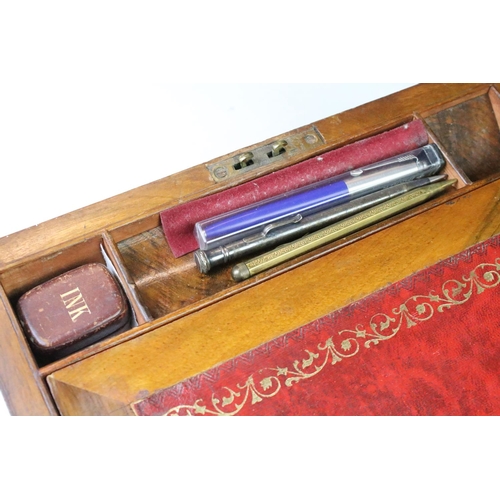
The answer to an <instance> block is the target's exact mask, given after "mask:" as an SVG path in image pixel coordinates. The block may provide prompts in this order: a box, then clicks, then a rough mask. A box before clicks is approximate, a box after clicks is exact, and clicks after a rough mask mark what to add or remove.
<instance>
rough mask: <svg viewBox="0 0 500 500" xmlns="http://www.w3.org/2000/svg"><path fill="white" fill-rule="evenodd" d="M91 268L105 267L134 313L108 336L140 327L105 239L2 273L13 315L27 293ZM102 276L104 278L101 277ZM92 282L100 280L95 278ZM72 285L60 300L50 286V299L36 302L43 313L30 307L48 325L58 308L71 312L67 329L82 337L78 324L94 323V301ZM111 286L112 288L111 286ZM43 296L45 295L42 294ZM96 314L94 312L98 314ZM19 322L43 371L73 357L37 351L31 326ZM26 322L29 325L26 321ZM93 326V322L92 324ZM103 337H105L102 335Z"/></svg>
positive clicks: (81, 244) (89, 242) (47, 351)
mask: <svg viewBox="0 0 500 500" xmlns="http://www.w3.org/2000/svg"><path fill="white" fill-rule="evenodd" d="M88 264H101V265H103V266H105V267H106V268H107V270H108V271H109V272H110V273H111V276H112V278H111V277H110V278H109V280H110V281H113V280H114V281H116V284H117V286H118V289H117V292H118V291H120V290H121V291H122V292H123V294H124V295H125V296H126V297H127V299H126V302H127V305H126V306H125V307H128V308H129V309H130V312H129V314H128V315H127V318H128V321H127V322H126V325H125V326H122V323H123V321H122V322H121V324H120V328H117V329H116V330H115V331H113V332H111V333H110V334H109V335H108V336H112V335H117V334H118V333H121V332H123V331H124V329H129V328H133V327H135V326H136V325H137V320H136V315H135V314H134V307H131V304H130V301H129V300H128V299H129V297H130V293H129V291H128V290H127V285H126V283H124V282H123V280H122V279H121V278H120V276H119V275H118V273H117V270H116V267H115V266H114V265H113V263H112V260H111V259H110V257H109V255H108V253H107V251H106V249H105V243H104V242H103V239H102V238H101V237H94V238H91V239H89V240H86V241H84V242H82V243H79V244H75V245H72V246H70V247H68V248H66V249H64V250H61V251H59V252H55V253H53V254H50V255H48V256H46V257H43V258H41V259H39V260H33V261H30V262H28V263H26V264H25V265H22V266H18V267H14V268H12V269H10V270H8V271H6V272H4V273H2V275H1V284H2V287H3V289H4V291H5V293H6V295H7V297H8V299H9V302H10V305H11V309H12V311H13V316H14V315H16V310H17V304H18V302H19V299H20V298H21V297H22V296H23V295H24V294H25V293H26V292H28V291H31V290H33V289H35V288H36V287H38V286H39V285H44V284H45V285H46V286H47V284H48V283H49V282H51V280H53V279H54V278H58V277H61V276H63V275H68V273H70V272H71V273H70V274H72V273H73V272H74V271H75V270H77V269H84V266H85V265H88ZM89 269H93V268H89ZM98 275H99V276H100V274H99V273H98ZM96 276H97V275H96ZM78 278H81V281H82V283H83V282H84V281H85V278H84V277H83V276H78ZM89 278H90V279H97V278H94V277H89ZM75 279H76V278H75ZM69 282H70V283H72V285H71V286H69V288H68V286H65V285H66V284H63V289H61V290H63V291H64V292H65V295H64V296H63V297H61V298H60V300H59V299H58V298H57V297H55V298H54V297H53V294H52V293H51V290H52V288H53V287H50V286H49V288H48V295H47V297H46V299H45V300H43V299H42V300H41V301H40V300H38V299H36V301H35V302H34V303H36V304H40V308H41V309H40V310H39V311H33V310H32V307H31V306H30V314H37V315H39V316H40V318H41V319H43V320H44V321H45V320H46V316H47V315H50V314H55V312H54V311H52V310H51V308H53V306H54V304H55V305H56V306H57V305H59V306H60V308H59V309H62V310H67V312H68V317H67V318H66V320H67V321H66V323H67V324H68V325H69V326H67V328H70V329H72V328H73V326H74V329H75V335H76V334H77V333H78V332H77V330H78V328H77V327H78V325H79V323H78V322H80V323H81V321H82V320H81V319H80V318H83V320H87V321H86V323H89V321H90V320H89V318H87V316H89V315H92V311H91V310H90V309H91V308H90V307H89V306H88V304H87V302H89V300H90V297H89V296H88V295H87V297H86V301H85V297H83V295H85V294H83V295H82V294H81V293H80V290H78V289H77V288H75V287H76V286H77V285H76V284H75V283H73V280H70V281H69ZM52 283H53V282H52ZM97 285H99V284H97ZM64 286H65V287H64ZM107 286H110V285H109V284H108V285H107ZM91 287H92V285H91V284H89V282H88V280H87V283H86V288H87V289H88V290H91V289H92V288H91ZM38 289H39V288H38ZM38 289H37V290H38ZM58 290H59V288H58ZM61 290H59V291H61ZM97 293H99V290H96V294H97ZM39 295H41V294H40V293H39ZM89 303H90V302H89ZM97 305H98V304H96V307H97ZM44 308H47V310H45V309H44ZM59 309H58V311H59ZM26 311H27V309H26ZM95 312H96V311H94V313H95ZM84 313H88V314H84ZM17 320H18V323H17V326H18V329H19V331H20V336H21V337H22V338H24V341H25V342H26V346H27V347H28V348H29V349H30V350H31V351H32V353H33V357H34V359H35V361H36V363H37V365H38V366H39V367H43V366H45V365H47V364H49V363H51V362H53V361H55V360H57V359H61V358H62V357H65V356H66V355H68V353H71V351H72V350H71V349H69V348H68V349H61V352H50V351H49V350H42V349H36V346H34V345H33V341H32V340H30V339H29V337H30V335H28V334H29V331H28V328H27V326H26V325H25V326H24V327H23V325H22V323H21V321H19V318H17ZM25 321H27V319H26V318H25ZM55 321H56V319H55ZM84 322H85V321H84ZM59 323H60V322H59ZM73 323H74V325H73ZM77 323H78V324H77ZM90 323H92V322H91V321H90ZM91 326H92V325H91ZM62 333H64V332H62ZM100 336H101V337H102V334H101V335H100ZM95 342H96V341H95V340H94V341H93V340H90V341H88V342H82V344H84V345H85V344H92V343H95ZM78 343H80V342H77V343H76V345H78Z"/></svg>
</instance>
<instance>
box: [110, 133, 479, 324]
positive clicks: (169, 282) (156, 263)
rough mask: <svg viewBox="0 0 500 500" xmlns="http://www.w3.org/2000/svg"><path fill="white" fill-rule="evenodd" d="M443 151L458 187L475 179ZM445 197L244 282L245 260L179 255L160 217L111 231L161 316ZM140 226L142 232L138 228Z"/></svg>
mask: <svg viewBox="0 0 500 500" xmlns="http://www.w3.org/2000/svg"><path fill="white" fill-rule="evenodd" d="M428 142H429V143H432V142H434V139H433V137H432V136H429V137H428ZM443 155H444V157H445V161H446V163H445V166H444V167H443V168H442V169H441V170H440V172H441V173H446V174H447V175H448V177H449V178H450V179H456V180H457V184H456V186H455V187H456V188H462V187H464V186H465V185H466V184H468V183H470V181H469V180H468V178H467V177H466V176H464V175H463V174H462V173H461V172H459V171H458V170H457V169H456V168H455V166H454V165H453V163H451V162H450V161H449V160H448V158H449V156H448V154H447V152H446V151H443ZM453 191H455V190H454V189H453V188H452V189H450V191H449V192H448V193H446V194H445V195H443V196H444V197H449V196H450V193H451V194H452V195H453ZM442 199H443V197H439V198H437V199H432V200H430V201H429V202H427V203H425V204H423V205H420V206H418V207H416V208H414V209H411V210H408V211H406V212H403V213H401V214H399V215H397V216H395V217H391V218H390V219H389V220H385V221H382V222H380V223H378V224H375V225H374V226H371V227H369V228H367V229H365V230H364V231H361V232H357V233H354V234H351V235H349V236H346V237H344V238H342V239H340V240H339V241H336V242H334V243H330V244H328V245H325V246H324V247H322V248H319V249H317V250H315V251H312V252H309V253H308V254H307V255H304V256H302V257H299V258H296V259H294V260H293V261H290V262H287V263H284V264H281V265H279V266H277V267H275V268H273V269H271V270H269V271H266V272H264V273H262V274H260V275H258V276H256V277H254V278H251V279H250V280H248V281H246V282H245V283H244V284H239V283H236V282H235V281H234V279H233V278H232V276H231V270H232V268H233V266H234V265H236V264H237V263H238V262H241V261H242V260H245V259H240V260H235V261H232V262H230V263H227V264H225V265H223V266H220V267H216V268H214V269H212V270H210V272H209V273H208V274H202V273H201V272H200V271H199V269H198V267H197V266H196V264H195V259H194V255H193V252H190V253H187V254H185V255H182V256H180V257H175V256H174V254H173V252H172V250H171V248H170V246H169V244H168V242H167V240H166V237H165V234H164V231H163V229H162V226H161V224H160V221H159V218H153V217H151V218H149V219H148V220H147V221H143V222H137V223H136V224H131V225H129V226H128V227H127V228H120V229H117V230H116V231H115V232H112V233H111V236H112V237H113V238H114V239H115V240H117V241H116V246H117V249H118V253H119V258H120V260H122V261H123V264H124V267H125V269H126V270H127V273H128V275H129V276H130V278H131V281H132V282H133V283H134V286H135V287H136V289H137V292H138V295H139V297H140V300H141V302H142V303H143V304H144V306H145V307H146V308H147V309H148V311H149V312H150V313H151V316H152V318H154V319H158V318H162V317H164V316H167V315H170V314H173V313H176V312H180V311H182V310H188V309H191V308H192V307H193V306H197V307H202V306H205V305H207V304H209V303H211V302H213V301H215V300H219V299H221V298H223V297H225V296H227V295H230V294H232V293H235V292H236V291H238V290H239V289H241V287H246V286H251V285H252V284H255V283H256V282H258V281H261V280H263V279H267V278H269V277H271V276H274V275H276V274H277V273H281V272H284V271H285V270H287V269H290V268H291V267H294V266H296V265H298V264H300V263H301V262H306V261H307V260H309V259H312V258H317V257H318V256H320V255H323V254H325V253H328V252H330V251H333V249H335V248H340V247H341V246H345V245H347V244H349V243H350V242H352V241H355V240H356V239H358V238H360V237H363V236H364V235H367V234H370V233H372V232H374V231H378V230H380V229H383V228H385V227H388V226H389V225H392V224H395V223H397V222H398V221H401V220H403V219H405V218H408V217H411V216H413V215H415V214H417V213H419V212H421V211H423V210H426V209H427V208H429V207H430V206H433V205H435V204H436V203H441V202H442ZM136 228H137V229H136ZM144 229H145V230H144ZM136 230H139V231H140V232H138V233H135V231H136ZM250 257H252V256H250ZM246 259H248V257H247V258H246Z"/></svg>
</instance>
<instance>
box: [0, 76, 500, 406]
mask: <svg viewBox="0 0 500 500" xmlns="http://www.w3.org/2000/svg"><path fill="white" fill-rule="evenodd" d="M499 92H500V86H499V85H498V84H450V85H448V84H428V85H427V84H426V85H418V86H416V87H412V88H409V89H407V90H404V91H402V92H399V93H397V94H393V95H391V96H388V97H385V98H383V99H380V100H377V101H374V102H371V103H369V104H366V105H363V106H360V107H358V108H355V109H352V110H349V111H346V112H344V113H341V114H339V115H335V116H332V117H330V118H327V119H325V120H321V121H319V122H317V123H314V124H312V125H310V126H306V127H303V128H301V129H297V130H295V131H292V132H290V133H286V134H283V136H282V137H283V138H284V137H286V138H289V137H290V136H294V137H295V136H297V137H299V139H300V138H302V139H304V138H305V137H307V136H308V135H310V134H311V133H314V134H317V137H318V138H319V140H315V141H310V143H308V141H306V143H307V146H306V147H304V148H303V149H300V148H299V149H298V151H297V152H296V154H294V155H287V154H284V155H281V156H279V157H277V159H276V160H275V161H270V162H269V163H267V164H265V165H262V166H258V167H257V168H249V169H245V168H243V169H239V170H235V171H234V172H233V171H232V170H231V169H229V171H226V172H225V173H223V174H222V175H220V171H219V172H217V171H216V169H217V166H220V165H225V164H226V163H225V162H226V160H229V159H231V161H232V159H233V158H235V157H237V156H238V155H239V154H242V153H246V152H248V151H254V150H257V149H258V148H261V147H264V146H268V145H269V144H272V143H273V142H275V141H278V140H279V139H281V138H282V137H281V136H280V137H275V138H271V139H269V140H268V141H264V142H263V143H261V144H257V145H254V146H253V147H249V148H245V149H243V150H240V151H237V152H234V153H231V154H228V155H226V156H224V157H223V158H219V159H216V160H213V161H210V162H208V163H207V164H206V165H199V166H197V167H194V168H192V169H189V170H186V171H183V172H181V173H178V174H174V175H172V176H170V177H167V178H164V179H161V180H159V181H157V182H155V183H152V184H149V185H146V186H143V187H140V188H137V189H135V190H133V191H130V192H128V193H126V194H124V195H121V196H118V197H115V198H113V199H110V200H107V201H106V202H103V203H100V204H97V205H93V206H90V207H87V208H84V209H82V210H79V211H77V212H75V213H70V214H68V215H65V216H62V217H59V218H57V219H54V220H51V221H48V222H46V223H43V224H41V225H39V226H37V227H33V228H29V229H26V230H24V231H21V232H19V233H16V234H15V235H12V236H10V237H5V238H1V239H0V284H1V288H0V295H1V303H0V348H1V353H2V354H1V359H2V363H1V367H0V370H1V372H0V376H1V384H2V391H3V394H4V397H5V399H6V401H7V404H8V406H9V409H10V411H11V413H12V414H18V415H59V414H62V415H133V414H134V412H133V410H132V406H131V405H132V404H133V403H135V402H137V401H138V400H140V399H142V398H144V397H145V396H147V395H149V394H152V393H154V392H155V391H159V390H161V389H164V388H167V387H171V386H173V385H175V384H176V383H178V382H180V381H182V380H185V379H186V378H188V377H190V376H193V375H196V374H198V373H201V372H203V371H205V370H208V369H210V368H211V367H213V366H215V365H217V364H219V363H221V362H223V361H226V360H229V359H231V358H233V357H235V356H237V355H239V354H241V353H244V352H246V351H248V350H249V349H252V348H254V347H256V346H258V345H260V344H262V343H264V342H266V341H268V340H271V339H274V338H276V337H278V336H280V335H282V334H285V333H287V332H289V331H291V330H293V329H295V328H297V327H298V326H301V325H304V324H307V323H309V322H311V321H313V320H315V319H317V318H320V317H322V316H323V315H325V314H327V313H329V312H331V311H334V310H337V309H339V308H341V307H343V306H345V305H347V304H349V303H351V302H353V301H355V300H358V299H360V298H362V297H365V296H367V295H369V294H371V293H372V292H374V291H376V290H379V289H381V288H382V287H384V286H385V285H387V284H388V283H393V282H395V281H398V280H400V279H403V278H405V277H406V276H409V275H411V274H412V273H414V272H416V271H418V270H420V269H423V268H425V267H428V266H430V265H432V264H434V263H436V262H438V261H439V260H441V259H445V258H447V257H450V256H452V255H454V254H456V253H458V252H460V251H462V250H464V249H465V248H467V247H469V246H471V245H473V244H475V243H478V242H481V241H484V240H486V239H488V238H489V237H491V236H493V235H495V234H498V233H499V232H500V210H499V209H498V200H499V196H500V126H499V123H500V93H499ZM415 119H421V120H423V121H424V123H425V125H426V130H427V133H428V136H429V141H430V142H435V143H437V144H438V145H439V146H440V148H441V150H442V151H443V153H444V156H445V158H446V162H447V165H446V172H447V173H448V175H449V176H451V177H453V178H456V179H457V184H456V189H452V190H450V191H449V192H447V193H446V194H445V195H443V196H440V197H439V198H436V199H434V200H432V201H429V202H427V203H425V204H424V205H422V206H419V207H418V208H415V209H412V210H410V211H409V212H405V213H403V214H400V215H398V216H395V217H392V218H391V219H389V220H387V221H384V222H381V223H379V224H376V225H375V226H373V227H370V228H369V229H366V230H363V231H360V232H358V233H356V234H354V235H351V236H348V237H346V238H343V239H341V240H340V241H338V242H336V243H332V244H329V245H327V246H324V247H322V248H321V249H318V250H315V251H312V252H310V253H308V254H307V255H305V256H302V257H299V258H296V259H294V260H292V261H290V262H287V263H285V264H282V265H280V266H278V267H276V268H274V269H272V270H270V271H266V272H264V273H262V274H259V275H257V276H255V277H253V278H251V279H249V280H248V281H245V282H242V283H235V282H234V281H233V280H232V279H231V277H230V269H231V266H229V265H228V266H226V267H223V268H221V269H220V270H218V271H216V272H214V273H213V274H210V275H209V276H204V275H201V274H200V273H199V272H198V270H197V269H196V267H195V264H194V261H193V256H192V254H188V255H185V256H182V257H179V258H174V257H173V255H172V253H171V251H170V248H169V247H168V244H167V242H166V240H165V238H164V235H163V232H162V229H161V225H160V217H159V214H160V212H161V211H162V210H165V209H167V208H169V207H171V206H175V205H178V204H179V203H184V202H187V201H189V200H194V199H197V198H201V197H204V196H207V195H209V194H212V193H215V192H219V191H222V190H224V189H228V188H230V187H232V186H236V185H239V184H242V183H244V182H248V181H250V180H252V179H255V178H258V177H261V176H263V175H265V174H268V173H271V172H273V171H277V170H280V169H286V168H287V167H290V166H291V165H294V164H297V163H298V162H300V161H302V160H305V159H307V158H312V157H314V156H317V155H321V154H323V153H325V152H327V151H330V150H333V149H336V148H339V147H341V146H344V145H347V144H351V143H354V142H355V141H358V140H361V139H364V138H367V137H371V136H374V135H376V134H379V133H381V132H384V131H388V130H391V129H394V128H395V127H398V126H401V125H404V124H405V123H409V122H411V121H413V120H415ZM302 139H300V140H302ZM304 140H305V139H304ZM159 200H161V202H159ZM429 242H432V244H429ZM94 262H97V263H102V264H107V265H108V266H109V267H111V268H113V269H114V270H115V272H116V275H117V277H118V280H119V282H120V284H121V286H122V288H123V290H124V292H125V295H126V297H127V299H128V301H129V304H130V306H131V309H132V311H133V313H134V317H135V321H136V324H134V325H132V327H131V328H130V329H128V330H127V331H125V332H122V333H119V334H116V335H114V336H111V337H108V338H105V339H103V340H101V341H99V342H97V343H95V344H93V345H91V346H89V347H86V348H84V349H82V350H80V351H78V352H76V353H74V354H70V355H67V356H65V357H63V358H62V359H58V360H56V361H45V360H43V359H41V358H40V357H39V356H38V355H37V354H36V353H34V352H33V350H32V349H31V348H30V345H29V343H28V342H27V340H26V338H25V335H24V333H23V330H22V327H21V325H20V323H19V320H18V318H17V315H16V312H15V304H16V302H17V300H18V299H19V297H20V296H21V295H22V294H23V293H24V292H26V291H27V290H29V289H31V288H33V287H35V286H36V285H38V284H40V283H42V282H45V281H47V280H49V279H51V278H53V277H55V276H58V275H60V274H62V273H64V272H66V271H69V270H71V269H74V268H76V267H78V266H81V265H83V264H87V263H94ZM304 297H307V300H304Z"/></svg>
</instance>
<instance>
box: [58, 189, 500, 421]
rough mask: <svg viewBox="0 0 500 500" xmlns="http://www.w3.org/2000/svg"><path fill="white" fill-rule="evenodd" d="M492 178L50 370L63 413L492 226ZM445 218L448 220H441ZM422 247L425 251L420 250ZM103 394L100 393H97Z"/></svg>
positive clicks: (157, 384) (348, 297)
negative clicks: (198, 308) (173, 319)
mask: <svg viewBox="0 0 500 500" xmlns="http://www.w3.org/2000/svg"><path fill="white" fill-rule="evenodd" d="M499 199H500V181H496V182H494V183H490V184H486V185H484V186H483V187H481V188H479V189H477V190H473V191H471V192H469V193H468V194H465V195H464V196H461V197H459V198H457V199H455V200H454V201H452V202H449V203H446V204H442V205H439V206H437V207H435V208H433V209H432V210H428V211H426V212H424V213H422V214H420V215H418V216H415V217H413V218H410V219H408V220H405V221H403V222H401V223H399V224H397V225H394V226H392V227H390V228H387V229H385V230H383V231H380V232H378V233H375V234H372V235H370V236H369V237H366V238H363V239H360V240H358V241H356V242H355V243H353V244H351V245H350V246H346V247H344V248H341V249H339V250H337V251H335V252H332V253H330V254H328V255H325V256H323V257H322V258H320V259H316V260H314V261H312V262H309V263H307V264H304V265H302V266H300V267H297V268H295V269H293V270H291V271H288V272H286V273H284V274H281V275H279V276H277V277H275V278H273V279H270V280H267V281H264V282H262V283H260V284H259V285H258V286H255V287H253V288H249V289H247V290H245V291H244V292H242V293H239V294H237V295H235V296H232V297H230V298H227V299H226V300H224V301H221V302H219V303H217V304H214V305H212V306H210V307H207V308H205V309H203V310H201V311H198V312H196V313H193V314H191V315H188V316H186V317H184V318H181V319H179V320H177V321H176V322H173V323H171V324H169V325H165V326H163V327H160V328H158V329H157V330H155V331H153V332H150V333H148V334H147V335H143V336H141V337H139V338H137V339H134V340H131V341H129V342H126V343H124V344H121V345H119V346H117V347H114V348H112V349H109V350H107V351H104V352H102V353H100V354H99V355H98V356H93V357H90V358H88V359H86V360H84V361H81V362H80V363H76V364H74V365H71V366H69V367H67V368H64V369H62V370H59V371H57V372H56V373H54V374H52V375H50V376H49V384H50V386H51V387H52V390H53V393H54V395H55V398H56V400H57V401H58V405H59V409H60V410H61V412H62V413H63V414H65V415H81V414H97V415H105V414H109V413H110V412H112V413H114V414H119V413H123V414H128V413H129V408H128V405H129V404H130V403H132V402H134V401H136V400H138V399H141V398H142V397H144V396H145V395H147V394H150V393H152V392H154V391H156V390H158V389H161V388H165V387H169V386H171V385H173V384H175V383H177V382H180V381H182V380H184V379H185V378H187V377H189V376H192V375H195V374H197V373H200V372H202V371H204V370H207V369H209V368H211V367H213V366H215V365H216V364H218V363H221V362H223V361H225V360H228V359H231V358H233V357H235V356H237V355H238V354H241V353H243V352H245V351H247V350H249V349H251V348H253V347H256V346H258V345H260V344H262V343H263V342H266V341H268V340H270V339H272V338H275V337H277V336H278V335H282V334H284V333H286V332H289V331H290V330H292V329H294V328H296V327H298V326H300V325H304V324H306V323H308V322H310V321H312V320H314V319H316V318H319V317H321V316H323V315H325V314H327V313H328V312H330V311H334V310H336V309H339V308H340V307H342V306H344V305H346V304H349V303H351V302H353V301H355V300H358V299H360V298H362V297H365V296H366V295H368V294H370V293H372V292H373V291H375V290H378V289H380V288H382V287H384V286H385V285H388V284H390V283H393V282H395V281H398V280H400V279H403V278H404V277H406V276H408V275H410V274H412V273H414V272H416V271H418V270H420V269H423V268H425V267H428V266H430V265H432V264H434V263H436V262H437V261H439V260H441V259H444V258H447V257H449V256H451V255H454V254H456V253H458V252H460V251H462V250H463V249H465V248H467V247H469V246H471V245H473V244H475V243H477V242H479V241H483V240H485V239H487V238H488V237H490V236H492V235H494V234H497V233H499V232H500V210H499ZM450 221H452V222H450ZM423 249H425V251H423ZM101 399H102V401H101Z"/></svg>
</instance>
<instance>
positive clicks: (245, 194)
mask: <svg viewBox="0 0 500 500" xmlns="http://www.w3.org/2000/svg"><path fill="white" fill-rule="evenodd" d="M427 142H428V136H427V132H426V130H425V127H424V124H423V123H422V122H421V121H420V120H415V121H412V122H410V123H407V124H405V125H403V126H401V127H398V128H395V129H393V130H390V131H388V132H384V133H382V134H378V135H376V136H373V137H369V138H367V139H364V140H362V141H358V142H355V143H353V144H349V145H348V146H344V147H341V148H339V149H335V150H333V151H329V152H328V153H325V154H323V155H321V156H318V157H315V158H311V159H309V160H306V161H303V162H302V163H298V164H297V165H293V166H291V167H288V168H286V169H283V170H280V171H278V172H274V173H272V174H269V175H266V176H264V177H261V178H259V179H256V180H253V181H251V182H247V183H245V184H241V185H239V186H236V187H234V188H230V189H227V190H225V191H222V192H220V193H216V194H213V195H210V196H206V197H204V198H200V199H198V200H194V201H191V202H188V203H184V204H181V205H178V206H176V207H173V208H170V209H168V210H165V211H163V212H162V213H161V214H160V219H161V224H162V227H163V231H164V233H165V237H166V239H167V241H168V243H169V245H170V248H171V250H172V253H173V254H174V256H175V257H180V256H181V255H185V254H186V253H189V252H192V251H193V250H196V248H198V244H197V242H196V239H195V237H194V234H193V231H194V225H195V224H196V222H198V221H201V220H205V219H208V218H210V217H214V216H215V215H219V214H222V213H226V212H229V211H230V210H235V209H237V208H240V207H243V206H246V205H250V204H251V203H255V202H257V201H260V200H263V199H266V198H270V197H272V196H276V195H279V194H282V193H285V192H287V191H291V190H292V189H297V188H300V187H302V186H306V185H308V184H312V183H313V182H317V181H321V180H323V179H327V178H329V177H332V176H334V175H338V174H341V173H343V172H346V171H348V170H351V169H354V168H358V167H361V166H364V165H369V164H371V163H375V162H377V161H380V160H383V159H385V158H390V157H392V156H396V155H398V154H401V153H405V152H407V151H410V150H412V149H416V148H419V147H421V146H425V145H426V144H427Z"/></svg>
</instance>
